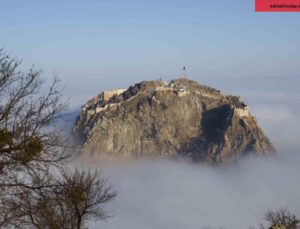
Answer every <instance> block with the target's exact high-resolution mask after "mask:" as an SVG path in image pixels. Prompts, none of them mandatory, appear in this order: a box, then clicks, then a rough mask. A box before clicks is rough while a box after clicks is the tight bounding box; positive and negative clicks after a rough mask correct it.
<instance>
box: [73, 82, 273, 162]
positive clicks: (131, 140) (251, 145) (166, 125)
mask: <svg viewBox="0 0 300 229" xmlns="http://www.w3.org/2000/svg"><path fill="white" fill-rule="evenodd" d="M73 131H74V136H75V137H76V138H77V139H78V141H79V143H80V145H81V151H82V153H95V154H105V155H111V156H118V157H124V158H127V159H128V158H134V157H138V156H159V157H174V156H176V157H177V156H180V157H184V158H189V159H191V160H193V161H196V162H200V161H201V162H209V163H224V162H228V161H232V159H235V158H238V157H241V156H244V155H246V154H256V155H265V154H273V153H274V152H275V148H274V146H273V145H272V143H271V142H270V141H269V139H268V138H267V137H266V136H265V135H264V133H263V131H262V130H261V128H260V127H259V126H258V125H257V122H256V120H255V118H254V117H253V116H252V115H251V113H250V110H249V107H247V106H246V104H245V103H243V102H241V101H240V99H239V97H237V96H231V95H225V94H223V93H221V92H220V91H219V90H216V89H213V88H211V87H207V86H203V85H200V84H198V83H197V82H195V81H192V80H188V79H177V80H172V81H170V82H163V81H143V82H141V83H138V84H136V85H134V86H130V87H129V88H128V89H113V90H110V91H105V92H102V93H100V94H99V95H98V96H96V97H94V98H92V99H91V100H90V101H88V102H87V104H85V105H84V106H82V109H81V114H80V116H79V117H78V120H77V122H76V124H75V127H74V130H73Z"/></svg>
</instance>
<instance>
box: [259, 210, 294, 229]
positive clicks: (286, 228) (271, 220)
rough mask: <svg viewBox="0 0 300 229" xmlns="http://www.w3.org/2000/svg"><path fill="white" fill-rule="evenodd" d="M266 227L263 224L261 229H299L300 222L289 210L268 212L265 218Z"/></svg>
mask: <svg viewBox="0 0 300 229" xmlns="http://www.w3.org/2000/svg"><path fill="white" fill-rule="evenodd" d="M264 219H265V221H266V225H263V224H261V225H260V226H259V227H258V228H259V229H299V228H300V220H299V219H298V218H297V217H296V215H294V214H292V213H290V212H289V211H288V210H287V209H279V210H277V211H271V210H270V211H268V212H267V213H266V214H265V217H264Z"/></svg>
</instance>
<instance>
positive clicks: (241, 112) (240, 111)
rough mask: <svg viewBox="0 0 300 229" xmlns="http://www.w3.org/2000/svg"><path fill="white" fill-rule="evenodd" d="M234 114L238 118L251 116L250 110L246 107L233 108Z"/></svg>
mask: <svg viewBox="0 0 300 229" xmlns="http://www.w3.org/2000/svg"><path fill="white" fill-rule="evenodd" d="M234 112H235V113H236V114H237V115H238V116H240V117H249V116H251V114H250V109H249V107H247V106H245V107H243V108H235V109H234Z"/></svg>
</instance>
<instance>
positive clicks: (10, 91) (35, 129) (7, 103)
mask: <svg viewBox="0 0 300 229" xmlns="http://www.w3.org/2000/svg"><path fill="white" fill-rule="evenodd" d="M19 66H20V62H19V61H18V60H16V59H13V58H10V57H9V56H7V55H6V54H5V53H4V52H3V51H2V50H0V228H14V227H15V228H19V227H27V228H74V225H76V227H77V228H81V226H82V225H83V224H84V220H86V219H88V218H90V217H92V216H95V217H96V218H100V219H104V218H106V215H105V214H104V213H103V206H102V204H103V203H105V202H108V201H110V200H112V199H114V197H115V193H114V192H113V191H112V190H111V188H110V187H109V186H106V184H105V182H104V180H103V179H102V178H101V176H100V178H98V177H97V176H96V173H95V174H92V173H90V172H88V173H86V172H79V171H75V173H74V174H73V175H72V174H69V173H66V172H64V171H63V169H62V165H63V163H64V162H65V160H66V159H67V158H69V156H70V155H69V154H67V153H66V152H67V151H66V146H67V142H66V138H65V137H64V136H62V135H61V134H60V132H59V131H58V130H57V129H56V128H54V127H53V126H52V125H49V124H51V123H52V122H53V121H55V120H56V119H58V118H60V117H61V116H62V113H63V112H64V111H65V110H66V108H67V106H66V105H65V103H63V102H61V101H62V94H61V91H60V90H58V80H57V79H54V80H53V82H52V84H51V85H50V86H49V87H47V92H46V93H42V91H43V90H44V88H45V87H46V83H45V81H44V80H43V78H42V76H41V75H42V74H41V73H42V72H41V71H37V70H34V69H31V70H30V71H29V72H28V73H23V72H22V71H19V70H18V69H19ZM74 190H75V191H74ZM73 191H74V193H77V192H78V193H80V195H81V196H80V197H79V199H80V201H81V202H80V201H79V202H78V204H79V205H77V202H76V201H75V202H74V199H72V193H73ZM78 195H79V194H78ZM73 197H74V196H73ZM100 197H102V198H103V199H102V201H100V200H101V198H100ZM83 202H84V203H86V206H85V207H83V206H84V204H83ZM74 204H76V205H74ZM90 205H92V206H90ZM77 208H78V211H77V212H76V211H75V212H74V209H75V210H76V209H77ZM75 213H76V214H75ZM75 219H76V221H77V222H76V224H73V223H72V220H75ZM78 222H80V223H78Z"/></svg>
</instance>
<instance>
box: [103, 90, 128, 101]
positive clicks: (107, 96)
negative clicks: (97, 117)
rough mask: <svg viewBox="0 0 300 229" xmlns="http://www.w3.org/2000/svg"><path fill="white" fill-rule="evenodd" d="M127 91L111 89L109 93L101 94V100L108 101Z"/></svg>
mask: <svg viewBox="0 0 300 229" xmlns="http://www.w3.org/2000/svg"><path fill="white" fill-rule="evenodd" d="M126 90H127V89H126V88H117V89H112V90H109V91H104V92H102V99H103V100H104V101H108V100H110V99H111V98H112V97H113V96H114V95H120V94H122V93H123V92H125V91H126Z"/></svg>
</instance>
